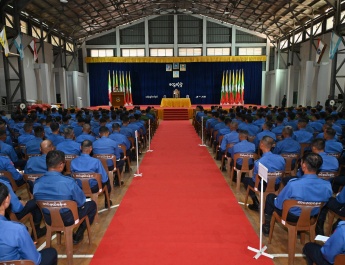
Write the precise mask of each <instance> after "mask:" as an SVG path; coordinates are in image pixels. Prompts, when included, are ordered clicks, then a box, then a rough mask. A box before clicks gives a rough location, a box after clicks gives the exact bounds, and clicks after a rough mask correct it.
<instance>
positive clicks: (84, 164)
mask: <svg viewBox="0 0 345 265" xmlns="http://www.w3.org/2000/svg"><path fill="white" fill-rule="evenodd" d="M71 171H72V172H73V173H74V172H94V173H99V174H101V177H102V183H106V182H107V181H108V174H107V172H106V171H105V169H104V167H103V165H102V162H101V161H100V160H99V159H96V158H93V157H91V156H89V155H88V154H81V155H80V156H79V157H77V158H74V159H73V160H72V162H71ZM79 184H80V185H81V183H79ZM96 185H97V181H96V180H94V179H92V180H90V187H91V188H92V187H94V186H96ZM99 188H101V187H99Z"/></svg>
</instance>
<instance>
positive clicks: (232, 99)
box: [220, 69, 244, 105]
mask: <svg viewBox="0 0 345 265" xmlns="http://www.w3.org/2000/svg"><path fill="white" fill-rule="evenodd" d="M220 104H221V105H229V104H244V71H243V69H242V70H241V69H240V70H232V71H231V70H226V71H223V78H222V93H221V98H220Z"/></svg>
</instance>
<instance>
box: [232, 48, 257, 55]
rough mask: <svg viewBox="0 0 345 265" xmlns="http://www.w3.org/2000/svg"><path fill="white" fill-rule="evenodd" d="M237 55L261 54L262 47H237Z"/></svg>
mask: <svg viewBox="0 0 345 265" xmlns="http://www.w3.org/2000/svg"><path fill="white" fill-rule="evenodd" d="M238 55H262V48H238Z"/></svg>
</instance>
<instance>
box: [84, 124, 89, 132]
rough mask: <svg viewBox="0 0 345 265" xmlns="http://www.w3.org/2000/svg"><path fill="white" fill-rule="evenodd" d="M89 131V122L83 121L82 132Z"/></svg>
mask: <svg viewBox="0 0 345 265" xmlns="http://www.w3.org/2000/svg"><path fill="white" fill-rule="evenodd" d="M90 131H91V126H90V124H88V123H84V125H83V132H85V133H90Z"/></svg>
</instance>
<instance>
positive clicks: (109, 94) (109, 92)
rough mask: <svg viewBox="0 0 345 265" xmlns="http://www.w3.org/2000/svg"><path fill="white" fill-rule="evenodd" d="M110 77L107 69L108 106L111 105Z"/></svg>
mask: <svg viewBox="0 0 345 265" xmlns="http://www.w3.org/2000/svg"><path fill="white" fill-rule="evenodd" d="M111 92H112V88H111V78H110V70H109V71H108V98H109V106H111Z"/></svg>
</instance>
